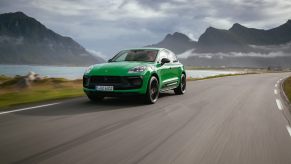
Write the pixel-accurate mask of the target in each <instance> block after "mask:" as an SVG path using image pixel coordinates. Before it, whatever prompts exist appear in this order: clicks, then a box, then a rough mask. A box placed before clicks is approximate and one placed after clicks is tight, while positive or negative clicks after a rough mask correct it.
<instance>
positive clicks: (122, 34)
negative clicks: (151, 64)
mask: <svg viewBox="0 0 291 164" xmlns="http://www.w3.org/2000/svg"><path fill="white" fill-rule="evenodd" d="M15 11H23V12H24V13H26V14H27V15H29V16H31V17H34V18H36V19H37V20H39V21H40V22H41V23H43V24H44V25H45V26H47V27H48V28H50V29H52V30H53V31H55V32H57V33H59V34H61V35H65V36H70V37H72V38H73V39H74V40H76V41H77V42H79V43H80V44H81V45H83V46H84V47H85V48H86V49H88V50H90V51H95V52H97V53H102V54H103V55H107V56H112V55H113V54H114V53H115V52H116V51H118V50H120V49H123V48H129V47H141V46H144V45H148V44H153V43H156V42H159V41H160V40H161V39H163V38H164V36H165V35H166V34H168V33H173V32H176V31H177V32H182V33H185V34H187V35H188V36H189V37H190V38H192V39H193V40H197V39H198V38H199V36H200V35H201V34H202V33H203V32H204V31H205V29H206V28H207V27H208V26H213V27H216V28H224V29H228V28H230V27H231V26H232V24H233V23H240V24H242V25H245V26H248V27H254V28H263V29H269V28H273V27H276V26H278V25H280V24H283V23H285V22H286V21H287V20H288V19H291V0H0V12H1V13H5V12H15Z"/></svg>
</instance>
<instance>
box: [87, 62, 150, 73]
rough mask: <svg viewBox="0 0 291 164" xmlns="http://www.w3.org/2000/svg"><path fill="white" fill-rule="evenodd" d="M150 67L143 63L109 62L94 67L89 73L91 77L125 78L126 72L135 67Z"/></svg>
mask: <svg viewBox="0 0 291 164" xmlns="http://www.w3.org/2000/svg"><path fill="white" fill-rule="evenodd" d="M148 65H152V64H150V63H145V62H110V63H103V64H96V65H94V67H93V69H92V70H91V71H90V73H89V75H91V76H94V75H95V76H97V75H99V76H126V75H128V70H129V69H130V68H133V67H136V66H148Z"/></svg>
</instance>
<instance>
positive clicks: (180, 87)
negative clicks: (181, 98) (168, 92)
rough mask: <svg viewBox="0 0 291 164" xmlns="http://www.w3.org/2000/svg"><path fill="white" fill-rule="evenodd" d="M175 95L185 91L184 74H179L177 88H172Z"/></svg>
mask: <svg viewBox="0 0 291 164" xmlns="http://www.w3.org/2000/svg"><path fill="white" fill-rule="evenodd" d="M174 92H175V94H176V95H182V94H184V93H185V92H186V76H185V74H182V75H181V80H180V84H179V86H178V87H177V88H175V89H174Z"/></svg>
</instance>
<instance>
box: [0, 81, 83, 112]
mask: <svg viewBox="0 0 291 164" xmlns="http://www.w3.org/2000/svg"><path fill="white" fill-rule="evenodd" d="M82 95H84V93H83V90H82V80H71V81H70V80H66V79H61V78H48V79H44V80H40V81H37V82H34V83H33V84H32V85H31V86H30V87H28V88H18V87H16V86H15V79H9V80H8V81H5V82H4V83H2V84H0V109H4V108H6V107H11V106H15V105H20V104H28V103H33V102H41V101H47V100H58V99H65V98H71V97H78V96H82Z"/></svg>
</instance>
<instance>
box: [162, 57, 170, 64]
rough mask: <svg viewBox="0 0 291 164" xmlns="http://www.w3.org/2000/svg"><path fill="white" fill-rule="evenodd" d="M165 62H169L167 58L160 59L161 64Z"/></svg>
mask: <svg viewBox="0 0 291 164" xmlns="http://www.w3.org/2000/svg"><path fill="white" fill-rule="evenodd" d="M165 63H170V60H169V59H168V58H163V59H162V60H161V65H164V64H165Z"/></svg>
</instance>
